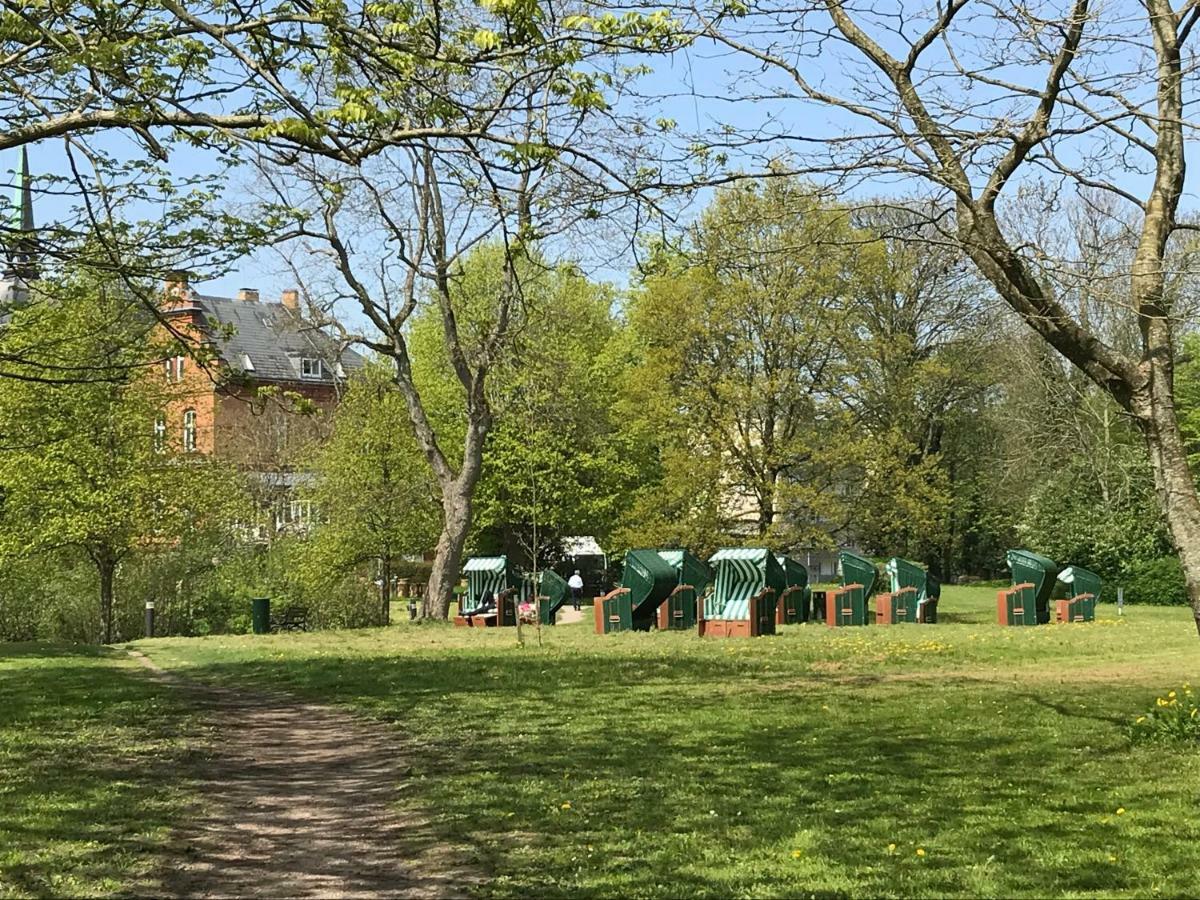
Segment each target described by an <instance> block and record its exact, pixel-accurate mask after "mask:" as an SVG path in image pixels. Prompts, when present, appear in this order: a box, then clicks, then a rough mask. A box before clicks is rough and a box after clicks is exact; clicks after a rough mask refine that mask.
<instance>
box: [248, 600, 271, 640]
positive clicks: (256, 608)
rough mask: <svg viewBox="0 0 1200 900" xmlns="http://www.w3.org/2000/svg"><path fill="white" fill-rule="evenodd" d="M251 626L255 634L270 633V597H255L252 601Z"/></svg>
mask: <svg viewBox="0 0 1200 900" xmlns="http://www.w3.org/2000/svg"><path fill="white" fill-rule="evenodd" d="M250 627H251V628H253V629H254V633H255V634H270V632H271V598H270V597H255V598H253V599H252V600H251V601H250Z"/></svg>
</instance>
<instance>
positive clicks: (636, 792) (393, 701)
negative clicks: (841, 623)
mask: <svg viewBox="0 0 1200 900" xmlns="http://www.w3.org/2000/svg"><path fill="white" fill-rule="evenodd" d="M941 608H942V611H943V619H944V621H945V624H939V625H937V626H934V627H928V628H926V627H916V626H900V627H896V628H890V629H885V628H867V629H844V630H839V631H836V632H835V631H831V630H830V629H827V628H825V627H824V626H817V625H809V626H792V627H788V628H785V629H784V630H783V633H782V634H780V635H779V636H777V637H775V638H762V639H757V640H740V641H738V640H728V641H700V640H698V639H697V638H696V637H695V636H694V635H692V634H690V633H689V634H673V633H665V634H624V635H612V636H608V637H604V638H602V637H599V636H596V635H594V634H592V633H591V631H590V627H589V624H590V620H589V619H588V618H587V617H586V616H585V621H584V622H583V623H581V624H579V625H575V626H569V627H568V626H560V627H558V628H556V629H546V630H545V631H544V633H543V638H544V646H542V647H541V648H539V647H537V646H536V638H535V635H534V632H533V630H532V629H528V630H527V631H526V638H527V646H526V647H525V648H524V649H521V648H518V647H517V646H516V644H515V640H514V638H515V635H514V632H513V630H512V629H505V630H489V631H476V630H469V629H452V628H449V627H442V626H430V625H413V626H410V625H401V626H398V627H394V628H390V629H387V630H373V631H361V632H325V633H315V634H310V635H280V636H272V637H257V638H256V637H251V636H246V637H213V638H203V639H191V640H173V639H167V640H159V641H146V642H140V643H139V646H140V647H141V648H142V649H143V650H144V651H145V652H147V653H148V654H149V655H151V656H152V657H153V658H154V659H155V660H156V661H158V662H159V663H160V664H163V665H166V666H170V667H176V668H179V669H181V670H186V671H187V672H188V674H190V675H192V676H194V677H198V678H204V679H211V680H216V681H223V682H227V683H237V684H255V685H265V686H271V687H284V688H286V689H288V690H291V691H294V692H295V693H296V694H298V695H300V696H303V697H305V698H307V699H316V700H322V701H328V702H333V703H338V704H343V705H346V706H349V707H351V708H354V709H357V710H359V711H361V712H363V713H365V714H367V715H369V716H372V717H374V718H376V719H378V720H381V721H385V722H388V723H391V724H392V725H394V727H395V728H396V729H397V730H398V731H399V732H400V733H401V734H402V735H403V737H404V740H405V743H406V747H407V751H406V752H407V753H408V756H409V758H410V759H409V761H410V762H411V763H412V765H413V772H412V776H411V779H410V781H409V782H408V784H407V785H406V788H405V791H404V793H403V797H404V802H405V803H407V804H411V805H412V806H413V807H420V808H424V809H427V810H431V811H433V813H434V815H435V817H436V819H437V820H438V821H439V822H440V823H441V824H442V826H443V827H444V829H445V834H446V837H447V839H448V840H450V841H454V842H457V843H461V844H462V845H464V846H469V847H471V848H473V849H474V850H475V852H476V854H477V856H478V857H479V858H480V860H481V861H482V863H483V864H484V865H485V866H486V867H488V868H489V869H490V871H491V872H492V873H493V874H494V878H493V880H492V881H491V882H489V883H488V884H487V885H485V886H484V888H483V889H482V890H483V893H485V894H486V895H489V896H499V897H504V896H524V895H529V894H533V893H542V894H551V895H556V896H561V895H572V896H601V895H616V894H625V895H633V896H678V895H682V894H687V895H692V894H694V895H700V896H729V895H736V896H799V895H816V896H841V895H879V896H910V895H911V896H941V895H990V896H1016V895H1023V896H1067V897H1071V896H1091V895H1096V894H1103V895H1105V896H1146V895H1153V896H1191V895H1193V894H1194V893H1195V888H1196V885H1197V884H1200V862H1198V861H1196V860H1195V858H1194V854H1193V853H1192V852H1191V848H1192V847H1193V846H1194V845H1195V844H1196V842H1197V841H1200V819H1198V818H1197V817H1196V816H1195V815H1194V809H1195V804H1196V801H1197V798H1198V796H1200V754H1197V753H1196V752H1195V748H1187V747H1170V746H1167V747H1163V746H1142V745H1136V746H1135V745H1133V744H1131V742H1130V738H1129V724H1130V722H1131V721H1132V718H1133V717H1134V716H1136V715H1137V714H1139V713H1141V712H1143V711H1144V710H1145V709H1146V708H1148V707H1149V706H1151V705H1152V704H1153V702H1154V698H1155V696H1156V695H1157V694H1159V693H1161V692H1163V691H1166V690H1167V689H1169V688H1170V687H1173V686H1176V685H1178V684H1179V683H1181V682H1182V681H1185V680H1188V679H1197V675H1198V669H1200V665H1198V662H1200V657H1198V656H1197V652H1196V636H1195V632H1194V630H1193V628H1192V626H1191V624H1190V616H1189V613H1188V611H1187V610H1186V609H1182V608H1173V609H1154V608H1144V607H1142V608H1132V609H1129V610H1128V614H1127V615H1126V616H1125V617H1124V618H1123V619H1120V620H1118V619H1116V618H1115V616H1114V613H1113V610H1112V608H1111V607H1102V608H1101V610H1100V613H1099V615H1100V617H1101V618H1100V621H1098V622H1096V623H1095V624H1092V625H1086V626H1049V627H1042V628H1031V629H1019V628H1011V629H1002V628H1000V627H998V626H996V625H995V624H993V623H994V616H995V589H993V588H986V587H978V588H948V589H947V590H946V593H945V595H944V597H943V600H942V604H941ZM1118 810H1121V812H1119V813H1118Z"/></svg>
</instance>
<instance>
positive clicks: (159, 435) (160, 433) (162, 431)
mask: <svg viewBox="0 0 1200 900" xmlns="http://www.w3.org/2000/svg"><path fill="white" fill-rule="evenodd" d="M166 449H167V417H166V416H165V415H163V414H162V413H159V414H158V415H157V416H155V417H154V452H155V453H162V452H163V451H164V450H166Z"/></svg>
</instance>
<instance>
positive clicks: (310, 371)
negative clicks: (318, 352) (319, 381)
mask: <svg viewBox="0 0 1200 900" xmlns="http://www.w3.org/2000/svg"><path fill="white" fill-rule="evenodd" d="M323 374H324V367H323V366H322V365H321V358H320V357H319V356H302V357H300V377H301V378H320V377H322V375H323Z"/></svg>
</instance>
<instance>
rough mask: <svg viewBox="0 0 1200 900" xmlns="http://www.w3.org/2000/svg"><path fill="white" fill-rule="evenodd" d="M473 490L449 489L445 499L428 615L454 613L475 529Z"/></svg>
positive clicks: (430, 577) (435, 615)
mask: <svg viewBox="0 0 1200 900" xmlns="http://www.w3.org/2000/svg"><path fill="white" fill-rule="evenodd" d="M473 493H474V491H473V489H472V490H470V491H464V490H462V489H461V488H458V489H452V490H450V491H446V492H445V494H444V496H443V498H442V533H441V535H440V536H439V537H438V542H437V550H436V551H435V553H434V557H433V571H432V572H430V574H429V590H428V591H427V592H426V595H425V609H426V614H427V615H429V616H431V617H433V618H438V619H444V618H446V616H447V615H448V614H449V612H450V601H451V600H452V599H453V598H454V586H455V585H456V584H458V580H459V577H460V575H459V572H460V570H461V569H462V557H463V547H464V546H466V543H467V533H468V532H469V531H470V530H471V516H472V512H473V507H474V504H473V502H472V495H473Z"/></svg>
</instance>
